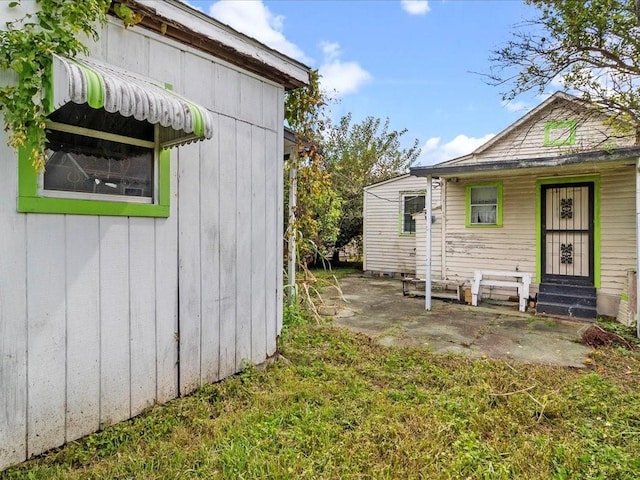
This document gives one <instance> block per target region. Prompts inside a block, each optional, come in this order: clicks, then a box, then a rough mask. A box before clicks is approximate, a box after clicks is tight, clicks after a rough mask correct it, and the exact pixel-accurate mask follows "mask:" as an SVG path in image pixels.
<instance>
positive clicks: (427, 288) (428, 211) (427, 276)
mask: <svg viewBox="0 0 640 480" xmlns="http://www.w3.org/2000/svg"><path fill="white" fill-rule="evenodd" d="M432 183H433V182H432V178H431V175H427V198H426V201H425V202H424V203H425V213H424V217H425V218H424V219H425V222H424V223H425V233H426V240H425V242H426V255H425V259H426V260H425V265H424V272H425V273H424V298H425V304H424V308H425V310H427V311H431V230H432V226H431V215H432V211H433V206H432V201H431V200H432V198H433V188H432Z"/></svg>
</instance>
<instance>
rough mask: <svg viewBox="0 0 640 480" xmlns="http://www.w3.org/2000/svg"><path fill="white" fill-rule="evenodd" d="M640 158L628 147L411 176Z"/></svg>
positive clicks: (421, 170)
mask: <svg viewBox="0 0 640 480" xmlns="http://www.w3.org/2000/svg"><path fill="white" fill-rule="evenodd" d="M638 157H640V147H627V148H620V149H616V150H613V151H611V152H606V151H601V150H600V151H596V152H585V153H578V154H574V155H565V156H562V157H553V158H548V157H545V158H522V159H517V160H507V161H504V160H502V161H498V162H483V163H474V164H472V165H453V166H438V165H434V166H431V167H413V168H411V170H410V172H411V175H415V176H418V177H424V176H427V175H434V176H448V175H456V174H473V173H480V172H492V171H493V172H499V171H509V170H522V169H529V168H541V167H544V168H552V167H559V166H563V165H577V164H580V163H584V164H589V165H590V166H591V165H593V164H595V163H604V162H612V161H618V160H624V159H627V158H629V159H637V158H638ZM634 161H635V160H634Z"/></svg>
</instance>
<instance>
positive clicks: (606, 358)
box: [0, 322, 640, 480]
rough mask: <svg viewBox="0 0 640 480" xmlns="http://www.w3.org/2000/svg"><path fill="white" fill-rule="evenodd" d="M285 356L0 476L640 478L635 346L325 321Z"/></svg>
mask: <svg viewBox="0 0 640 480" xmlns="http://www.w3.org/2000/svg"><path fill="white" fill-rule="evenodd" d="M281 352H282V355H283V356H284V357H285V358H286V359H287V360H288V362H287V361H281V362H277V363H275V364H274V365H272V366H270V367H268V368H267V369H266V370H264V371H259V370H257V369H255V368H251V369H249V370H247V371H245V372H244V373H242V374H240V375H236V376H234V377H232V378H229V379H227V380H225V381H223V382H221V383H219V384H216V385H211V386H207V387H206V388H203V389H201V390H200V391H198V392H197V393H195V394H194V395H191V396H189V397H186V398H182V399H178V400H176V401H173V402H171V403H169V404H167V405H165V406H162V407H160V406H158V407H154V408H153V409H152V410H150V411H149V412H148V413H146V414H144V415H142V416H140V417H138V418H135V419H133V420H131V421H128V422H124V423H122V424H119V425H117V426H114V427H110V428H108V429H106V430H105V431H103V432H100V433H98V434H95V435H91V436H89V437H87V438H85V439H83V440H81V441H79V442H73V443H71V444H69V445H68V446H66V447H65V448H62V449H59V450H56V451H54V452H52V453H50V454H48V455H46V456H44V457H41V458H38V459H35V460H32V461H30V462H27V463H25V464H22V465H20V466H18V467H14V468H13V469H10V470H7V471H5V472H4V473H0V478H10V479H15V478H28V479H48V478H61V479H62V478H64V479H93V478H104V479H114V478H117V479H129V478H141V479H142V478H144V479H163V480H164V479H188V478H229V479H241V478H242V479H248V478H260V479H268V478H283V479H285V478H304V479H313V478H335V479H358V478H382V479H385V478H389V479H411V478H426V479H441V478H442V479H448V478H450V479H463V478H471V479H476V478H478V479H501V478H505V479H507V478H508V479H513V478H518V479H549V478H557V479H582V478H584V479H586V478H594V479H595V478H598V479H634V478H640V355H639V354H638V353H630V352H628V351H622V350H617V349H603V350H599V351H598V352H596V354H595V355H594V362H593V364H594V365H593V369H592V370H588V371H576V370H571V369H565V368H553V367H542V366H525V365H512V364H507V363H505V362H502V361H492V360H488V359H485V360H471V359H467V358H463V357H459V356H443V355H434V354H431V353H429V352H426V351H420V350H415V349H398V348H384V347H380V346H377V345H375V344H372V343H371V342H370V341H369V340H368V339H367V338H365V337H363V336H358V335H354V334H351V333H348V332H346V331H342V330H336V329H333V328H331V327H330V326H328V325H317V324H315V322H311V323H307V324H301V325H297V326H294V327H291V328H288V329H287V330H286V331H285V333H284V334H283V337H282V339H281Z"/></svg>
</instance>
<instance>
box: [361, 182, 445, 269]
mask: <svg viewBox="0 0 640 480" xmlns="http://www.w3.org/2000/svg"><path fill="white" fill-rule="evenodd" d="M434 183H435V182H434ZM426 189H427V181H426V179H425V178H423V177H412V176H409V175H405V176H401V177H397V178H395V179H391V180H387V181H386V182H382V183H379V184H377V185H371V186H369V187H366V188H365V191H364V196H365V199H364V208H363V217H364V231H363V241H364V242H363V243H364V269H365V270H366V271H372V272H385V273H411V274H415V273H416V236H415V235H401V233H400V228H401V226H400V225H401V224H400V220H401V218H400V215H401V211H402V206H401V204H400V202H401V194H402V192H419V191H425V190H426ZM427 201H428V199H427ZM431 201H432V203H431V205H432V207H433V208H435V207H437V206H438V205H439V204H440V188H433V191H432V199H431ZM434 214H435V215H439V213H438V211H434ZM433 248H438V249H439V246H438V245H436V244H434V245H433ZM422 270H423V271H424V269H422Z"/></svg>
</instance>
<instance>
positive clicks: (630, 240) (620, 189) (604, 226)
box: [599, 167, 636, 296]
mask: <svg viewBox="0 0 640 480" xmlns="http://www.w3.org/2000/svg"><path fill="white" fill-rule="evenodd" d="M634 172H635V168H634V167H622V168H619V169H616V170H614V171H611V172H608V173H604V174H603V175H602V179H601V183H600V188H601V191H600V197H601V205H600V231H601V234H600V250H601V260H600V261H601V287H600V290H599V293H604V294H608V295H615V296H619V295H620V294H621V293H622V291H623V289H624V284H625V281H626V276H627V275H626V271H627V270H628V269H635V268H636V256H635V251H636V218H635V209H636V203H635V202H636V200H635V186H636V185H635V174H634Z"/></svg>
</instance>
